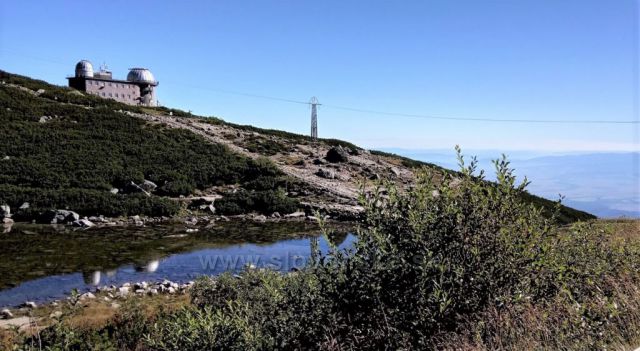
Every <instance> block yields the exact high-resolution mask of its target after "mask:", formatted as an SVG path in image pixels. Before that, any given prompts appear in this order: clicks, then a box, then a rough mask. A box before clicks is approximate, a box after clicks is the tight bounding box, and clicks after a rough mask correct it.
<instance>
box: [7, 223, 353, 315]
mask: <svg viewBox="0 0 640 351" xmlns="http://www.w3.org/2000/svg"><path fill="white" fill-rule="evenodd" d="M12 230H13V232H12V233H16V234H18V233H20V234H21V235H5V236H0V247H3V249H4V250H5V251H6V255H0V272H1V274H0V307H3V306H11V305H16V304H20V303H22V302H24V301H26V300H27V299H28V300H35V301H44V300H47V299H49V300H50V299H52V298H61V297H64V295H65V294H66V293H68V292H69V291H70V290H71V289H79V290H83V289H89V288H91V287H95V286H99V285H100V286H101V285H112V284H113V285H117V284H121V283H124V282H134V281H143V280H144V281H153V280H162V279H170V280H173V281H183V282H186V281H189V280H194V279H195V278H197V277H198V276H200V275H203V274H206V275H215V274H220V273H221V272H223V271H227V270H230V271H238V270H240V269H242V268H243V267H244V266H246V265H247V264H248V263H249V264H251V265H254V263H256V264H255V265H256V266H261V267H269V268H272V269H277V270H283V271H286V270H289V269H290V268H291V267H300V266H303V265H304V262H305V261H306V259H307V257H308V255H309V252H310V251H309V250H310V240H309V234H310V233H313V234H315V235H317V234H318V233H319V230H318V229H317V227H309V224H308V223H294V224H293V225H292V227H286V226H284V225H282V224H279V226H274V225H273V223H272V224H271V225H256V224H253V223H231V224H229V225H228V226H227V227H224V224H221V225H220V226H217V227H216V228H211V229H205V230H202V229H201V231H200V232H199V233H197V234H189V235H187V236H186V237H179V238H178V237H168V236H171V235H173V234H176V233H184V228H183V227H172V226H158V227H147V228H103V229H97V230H88V231H73V230H69V229H67V230H64V229H63V228H60V227H53V226H39V227H38V226H33V225H29V226H26V225H20V224H18V225H15V226H14V227H13V229H12ZM292 237H297V239H291V238H292ZM301 237H302V238H301ZM305 237H306V238H305ZM329 239H330V240H331V242H333V243H334V245H340V246H348V245H351V243H352V242H353V240H354V238H353V236H351V235H347V234H346V231H343V232H342V233H338V234H334V235H332V236H331V237H330V238H329ZM322 242H323V245H324V247H325V248H326V247H328V244H327V243H326V242H324V241H323V240H322ZM207 260H211V264H207V263H208V262H207Z"/></svg>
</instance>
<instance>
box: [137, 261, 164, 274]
mask: <svg viewBox="0 0 640 351" xmlns="http://www.w3.org/2000/svg"><path fill="white" fill-rule="evenodd" d="M158 266H160V260H153V261H150V262H148V263H147V264H146V265H143V266H135V270H136V272H147V273H153V272H155V271H157V270H158Z"/></svg>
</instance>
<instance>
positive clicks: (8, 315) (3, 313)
mask: <svg viewBox="0 0 640 351" xmlns="http://www.w3.org/2000/svg"><path fill="white" fill-rule="evenodd" d="M0 317H2V318H3V319H11V318H13V313H11V311H9V309H7V308H5V309H3V310H2V311H1V312H0Z"/></svg>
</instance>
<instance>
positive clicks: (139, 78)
mask: <svg viewBox="0 0 640 351" xmlns="http://www.w3.org/2000/svg"><path fill="white" fill-rule="evenodd" d="M127 80H128V81H130V82H141V83H156V79H155V78H154V77H153V74H151V71H149V70H148V69H146V68H131V69H130V70H129V74H127Z"/></svg>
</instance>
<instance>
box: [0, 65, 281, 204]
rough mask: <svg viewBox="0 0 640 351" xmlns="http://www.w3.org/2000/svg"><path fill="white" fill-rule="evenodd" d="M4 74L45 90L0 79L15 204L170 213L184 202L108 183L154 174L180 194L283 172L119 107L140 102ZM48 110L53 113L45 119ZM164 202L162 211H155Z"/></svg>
mask: <svg viewBox="0 0 640 351" xmlns="http://www.w3.org/2000/svg"><path fill="white" fill-rule="evenodd" d="M0 78H2V79H3V80H4V81H5V82H6V83H11V84H19V85H21V86H25V87H28V88H30V89H32V90H38V89H44V90H45V93H43V94H41V95H40V96H35V95H33V94H31V93H28V92H25V91H22V90H20V89H17V88H15V87H9V86H7V85H1V86H0V106H2V108H1V109H0V124H2V126H3V133H4V134H3V136H2V137H3V139H2V143H0V184H2V186H3V187H4V189H3V190H4V191H3V192H2V193H0V200H3V199H4V201H7V202H11V204H12V205H13V206H20V205H21V204H22V203H23V202H30V203H37V204H38V206H39V207H42V208H45V209H48V207H49V206H58V207H60V208H69V209H72V210H75V211H78V212H81V213H83V214H86V215H92V214H105V215H106V214H110V215H121V214H127V213H129V214H148V215H166V214H170V213H171V211H174V210H176V209H177V207H175V206H170V205H169V204H168V202H166V201H165V200H159V199H152V200H144V201H143V200H141V199H140V198H138V196H137V195H134V196H123V195H118V196H111V194H109V190H110V189H111V188H113V187H116V188H123V187H124V186H126V185H127V184H129V183H130V182H132V181H133V182H136V183H140V182H142V181H143V180H144V179H148V180H151V181H153V182H155V183H156V184H158V185H159V188H158V190H157V194H158V195H166V196H179V195H189V194H191V193H192V192H193V191H194V190H195V189H206V188H209V187H212V186H220V185H235V184H239V185H242V184H244V183H248V182H260V179H261V178H262V177H269V178H272V177H282V173H281V172H280V171H279V170H278V169H277V168H276V167H275V165H273V164H272V163H271V162H270V161H269V160H267V159H260V160H257V161H254V160H252V159H249V158H247V157H244V156H241V155H238V154H235V153H233V152H231V151H230V150H229V149H228V148H227V147H225V146H223V145H221V144H212V143H210V142H208V141H207V140H205V139H204V138H202V137H200V136H198V135H196V134H193V133H191V132H189V131H186V130H179V129H171V128H165V127H163V126H161V125H152V124H148V123H146V122H145V121H143V120H142V119H138V118H133V117H130V116H128V115H126V114H123V113H120V112H117V111H119V110H126V111H133V112H142V111H139V109H138V108H137V107H133V106H128V105H124V104H121V103H118V102H116V101H113V100H108V99H102V98H98V97H95V96H89V95H87V96H85V95H81V94H78V93H77V92H76V93H71V92H72V90H70V89H67V88H61V87H56V86H53V85H49V84H47V83H45V82H41V81H35V80H31V79H28V78H25V77H20V76H17V75H12V74H9V73H6V72H2V71H0ZM51 94H53V95H51ZM63 97H64V98H63ZM65 99H66V100H65ZM60 102H68V103H69V104H61V103H60ZM80 105H83V106H80ZM86 106H90V107H91V108H86ZM161 110H163V111H164V112H166V111H169V110H166V109H161ZM165 110H166V111H165ZM171 111H173V112H176V113H177V112H178V111H174V110H171ZM41 116H50V117H52V118H51V119H49V120H47V121H46V122H44V123H41V122H40V117H41ZM272 189H273V188H272ZM45 194H46V196H50V198H46V196H45ZM92 198H93V199H92ZM159 204H160V205H161V206H160V207H162V208H160V209H159V212H157V213H149V212H148V211H149V210H151V209H153V208H154V207H158V206H157V205H159ZM101 205H104V206H106V207H104V208H101V207H99V206H101ZM136 206H141V209H140V211H141V212H138V213H135V212H133V213H132V212H130V211H136ZM143 211H147V212H143Z"/></svg>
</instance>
